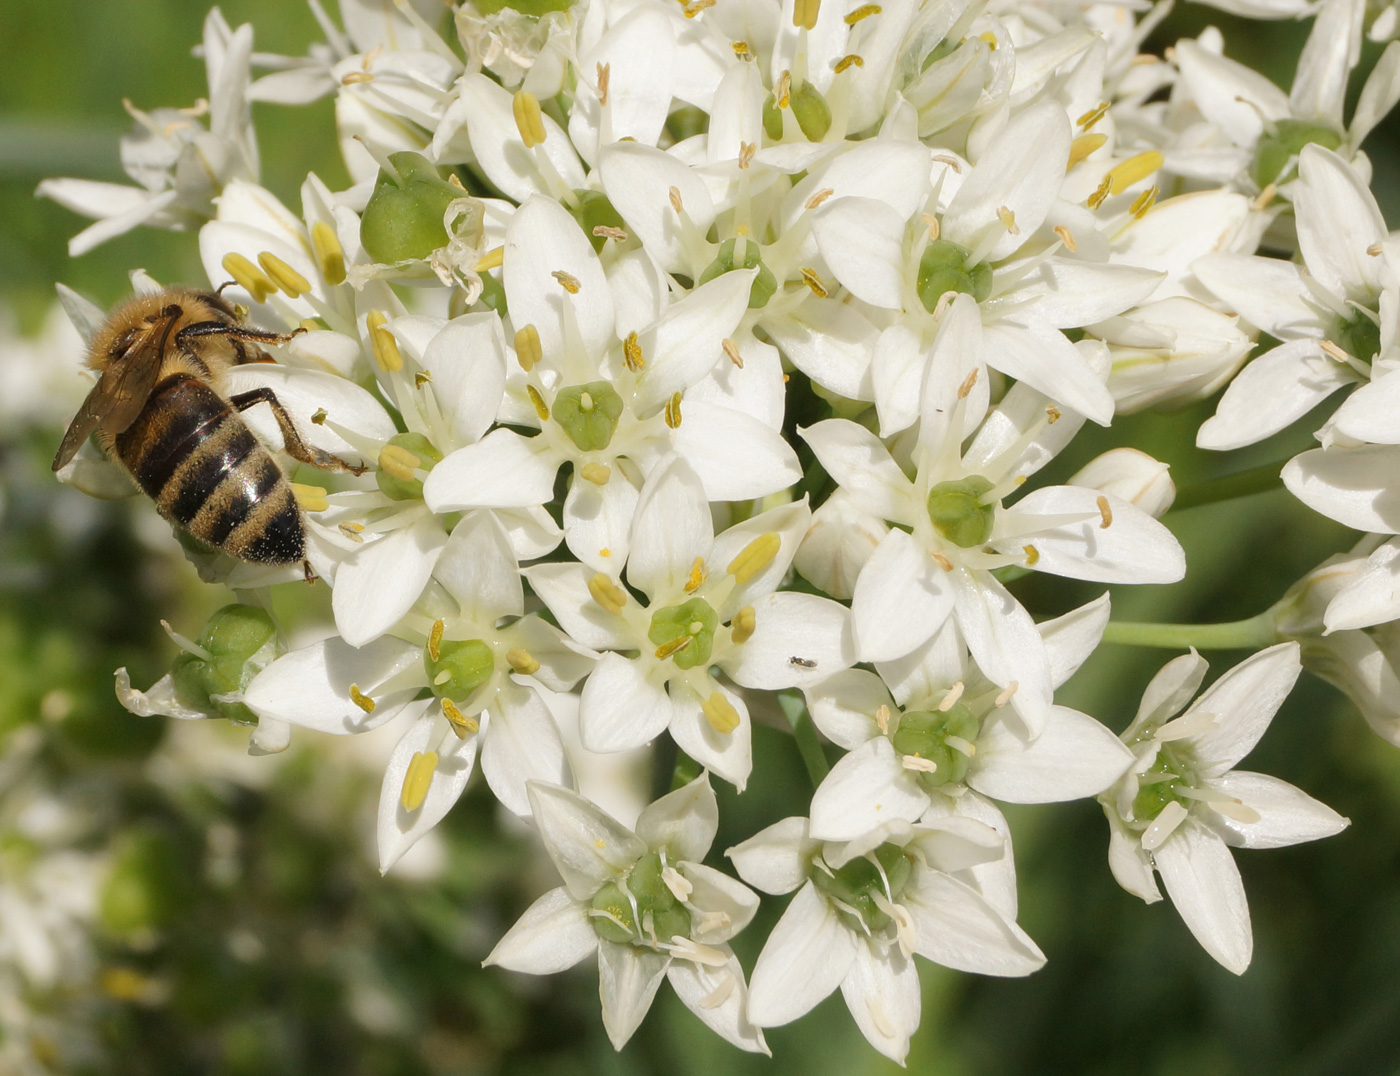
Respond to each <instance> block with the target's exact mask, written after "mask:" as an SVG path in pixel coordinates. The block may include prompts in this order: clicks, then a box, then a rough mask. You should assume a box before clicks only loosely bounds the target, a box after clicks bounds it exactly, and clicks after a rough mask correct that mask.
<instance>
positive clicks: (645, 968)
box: [598, 941, 671, 1050]
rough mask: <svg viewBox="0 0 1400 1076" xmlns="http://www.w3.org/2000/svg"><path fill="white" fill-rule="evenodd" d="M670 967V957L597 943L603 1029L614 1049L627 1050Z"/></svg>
mask: <svg viewBox="0 0 1400 1076" xmlns="http://www.w3.org/2000/svg"><path fill="white" fill-rule="evenodd" d="M670 963H671V957H670V955H669V954H667V953H658V952H655V951H654V950H651V949H642V948H639V947H637V946H635V945H627V944H623V945H619V944H617V943H616V942H609V941H599V942H598V996H599V997H600V998H601V999H602V1002H603V1027H604V1028H606V1029H607V1032H608V1041H610V1042H611V1043H612V1044H613V1049H615V1050H621V1049H622V1048H623V1047H624V1046H626V1045H627V1040H628V1039H630V1038H631V1037H632V1033H633V1032H634V1031H636V1030H637V1027H638V1026H639V1025H640V1024H641V1022H642V1019H643V1018H644V1017H645V1016H646V1014H647V1012H648V1010H650V1008H651V1002H652V999H653V998H655V997H656V991H657V988H658V987H659V986H660V985H661V980H662V979H664V978H665V977H666V968H667V967H668V966H669V965H670Z"/></svg>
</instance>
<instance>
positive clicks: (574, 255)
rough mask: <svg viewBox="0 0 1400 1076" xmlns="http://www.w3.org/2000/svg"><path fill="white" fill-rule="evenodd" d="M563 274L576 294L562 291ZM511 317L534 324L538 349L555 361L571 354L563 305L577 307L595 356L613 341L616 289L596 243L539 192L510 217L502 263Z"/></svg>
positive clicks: (582, 329) (586, 347)
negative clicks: (559, 276) (558, 275)
mask: <svg viewBox="0 0 1400 1076" xmlns="http://www.w3.org/2000/svg"><path fill="white" fill-rule="evenodd" d="M557 272H565V273H568V274H569V275H570V276H572V277H573V278H574V280H575V281H577V283H578V293H577V294H573V293H570V292H567V291H565V290H564V288H563V287H562V286H560V284H559V281H558V280H557V279H556V278H555V276H554V274H555V273H557ZM501 282H502V283H503V284H504V285H505V290H506V299H507V301H508V302H509V304H510V316H511V321H512V322H513V323H514V324H516V325H520V326H524V325H526V324H531V325H534V326H535V328H536V329H537V330H539V334H540V347H541V349H542V350H543V352H544V354H545V355H547V356H549V358H550V360H551V361H552V362H559V361H561V360H562V358H563V357H564V356H566V355H569V354H572V353H573V352H574V351H575V349H577V347H578V344H577V343H575V344H572V345H571V344H570V343H569V341H568V336H567V335H566V332H565V316H564V307H565V305H568V306H570V307H572V308H573V317H574V318H575V320H576V321H577V324H578V334H579V337H580V338H581V341H582V344H583V348H584V351H585V352H586V353H587V354H589V355H597V354H599V353H601V352H602V351H603V349H604V348H605V347H606V346H607V345H608V344H609V343H610V342H612V339H613V306H612V292H611V291H610V290H609V288H608V279H607V277H606V276H605V275H604V273H603V266H602V263H600V262H599V261H598V256H597V255H596V254H594V253H593V246H592V244H591V243H590V242H589V240H588V237H587V236H586V235H584V234H583V229H582V228H580V227H579V225H578V222H577V221H575V220H574V218H573V217H571V216H570V215H569V211H568V210H566V209H565V208H564V207H563V206H562V205H560V204H559V203H558V202H556V201H555V200H554V199H552V198H545V197H542V196H536V197H533V198H531V199H530V200H529V201H527V202H526V203H525V204H524V205H522V206H521V207H520V208H519V209H517V210H516V211H515V213H514V214H513V215H512V216H511V218H510V224H509V226H508V227H507V229H506V244H505V262H504V264H503V265H502V267H501Z"/></svg>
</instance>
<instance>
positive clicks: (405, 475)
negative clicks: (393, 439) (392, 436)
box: [379, 445, 423, 482]
mask: <svg viewBox="0 0 1400 1076" xmlns="http://www.w3.org/2000/svg"><path fill="white" fill-rule="evenodd" d="M422 463H423V460H422V459H421V458H420V457H419V456H418V455H417V454H415V453H413V452H410V451H409V450H408V449H406V448H404V447H403V446H402V445H385V446H384V447H383V448H381V449H380V450H379V469H380V470H381V471H383V472H384V473H385V474H388V475H392V476H393V477H395V478H397V479H398V480H399V481H400V482H412V481H413V480H414V479H415V478H417V477H418V476H417V475H416V474H414V471H416V470H417V469H418V468H419V467H420V466H421V465H422Z"/></svg>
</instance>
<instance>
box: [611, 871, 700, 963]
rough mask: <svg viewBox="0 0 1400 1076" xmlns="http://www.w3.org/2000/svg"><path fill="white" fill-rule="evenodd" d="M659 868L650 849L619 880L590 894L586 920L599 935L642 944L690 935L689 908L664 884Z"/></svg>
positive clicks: (613, 940)
mask: <svg viewBox="0 0 1400 1076" xmlns="http://www.w3.org/2000/svg"><path fill="white" fill-rule="evenodd" d="M662 869H663V864H662V862H661V855H660V853H658V852H652V853H650V854H648V855H645V856H643V857H642V858H641V859H639V860H637V862H636V863H635V864H633V866H632V869H631V870H630V871H628V872H627V876H626V877H625V878H623V879H622V881H620V882H610V883H608V884H607V885H605V886H603V888H602V889H600V890H598V892H597V893H595V894H594V895H593V900H592V901H591V902H590V907H591V908H592V911H593V914H592V915H591V916H590V917H589V920H590V922H592V924H593V930H594V932H595V933H596V934H597V935H598V937H600V938H602V939H603V940H604V941H610V942H616V943H618V944H619V945H625V944H627V943H631V944H632V945H637V946H643V947H651V945H652V940H653V939H655V940H656V941H657V942H660V943H663V944H664V943H666V942H669V941H670V940H671V939H672V938H674V937H676V936H677V935H679V936H680V937H682V938H688V937H690V912H688V911H687V910H686V909H685V906H684V905H682V904H681V902H680V901H678V900H677V899H676V895H675V894H674V893H672V892H671V890H670V888H669V887H668V886H667V885H666V882H665V880H664V879H663V878H662V876H661V872H662ZM628 894H631V900H629V899H628ZM634 901H635V902H636V908H635V911H634V909H633V902H634Z"/></svg>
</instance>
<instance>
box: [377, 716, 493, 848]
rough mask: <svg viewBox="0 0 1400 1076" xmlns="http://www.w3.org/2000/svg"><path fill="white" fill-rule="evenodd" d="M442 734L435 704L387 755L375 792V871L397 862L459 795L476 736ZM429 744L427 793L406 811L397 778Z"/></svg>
mask: <svg viewBox="0 0 1400 1076" xmlns="http://www.w3.org/2000/svg"><path fill="white" fill-rule="evenodd" d="M442 732H443V722H442V721H441V720H439V718H438V713H437V707H436V706H433V708H432V709H431V710H430V711H429V712H428V713H426V714H424V715H423V716H422V717H420V718H419V719H418V720H417V721H415V722H414V723H413V724H412V725H410V726H409V729H408V731H407V732H405V733H404V734H403V736H402V737H401V738H400V739H399V742H398V744H396V745H395V747H394V751H393V753H392V754H391V755H390V756H389V763H388V765H387V766H386V767H385V770H384V782H383V784H382V785H381V786H380V790H379V821H378V829H377V836H378V844H379V873H380V874H383V873H384V872H386V871H387V870H388V869H389V868H390V867H392V866H393V865H394V864H395V863H396V862H398V860H399V857H400V856H402V855H403V854H404V853H405V852H407V851H408V850H409V849H410V848H412V847H413V845H414V844H415V843H416V842H417V841H418V839H419V838H420V837H422V836H423V835H424V834H425V833H427V832H428V831H429V830H430V829H432V828H433V827H434V826H436V825H437V824H438V822H439V821H441V820H442V818H443V816H444V815H446V814H447V812H448V811H449V810H451V809H452V805H453V804H454V803H456V802H457V800H458V799H459V798H460V797H461V795H462V790H463V789H465V788H466V787H467V781H468V780H470V778H471V775H472V769H473V767H474V765H475V763H476V746H477V744H476V741H477V738H476V737H475V736H468V737H467V738H466V739H465V740H461V739H458V738H457V735H456V734H455V733H452V734H449V735H448V736H447V737H446V738H442ZM435 736H437V737H439V738H442V739H441V744H440V745H434V743H433V739H434V737H435ZM434 746H437V747H438V751H437V755H438V761H437V766H436V767H435V769H434V770H433V776H432V781H431V783H430V784H429V785H428V794H427V797H426V798H425V799H424V800H423V802H422V804H421V805H420V806H419V807H418V808H417V809H416V810H413V811H406V810H404V806H403V782H404V777H405V776H406V775H407V773H408V767H409V763H410V762H412V761H413V758H414V756H415V755H417V754H419V753H424V752H427V751H430V750H432V749H433V747H434Z"/></svg>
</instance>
